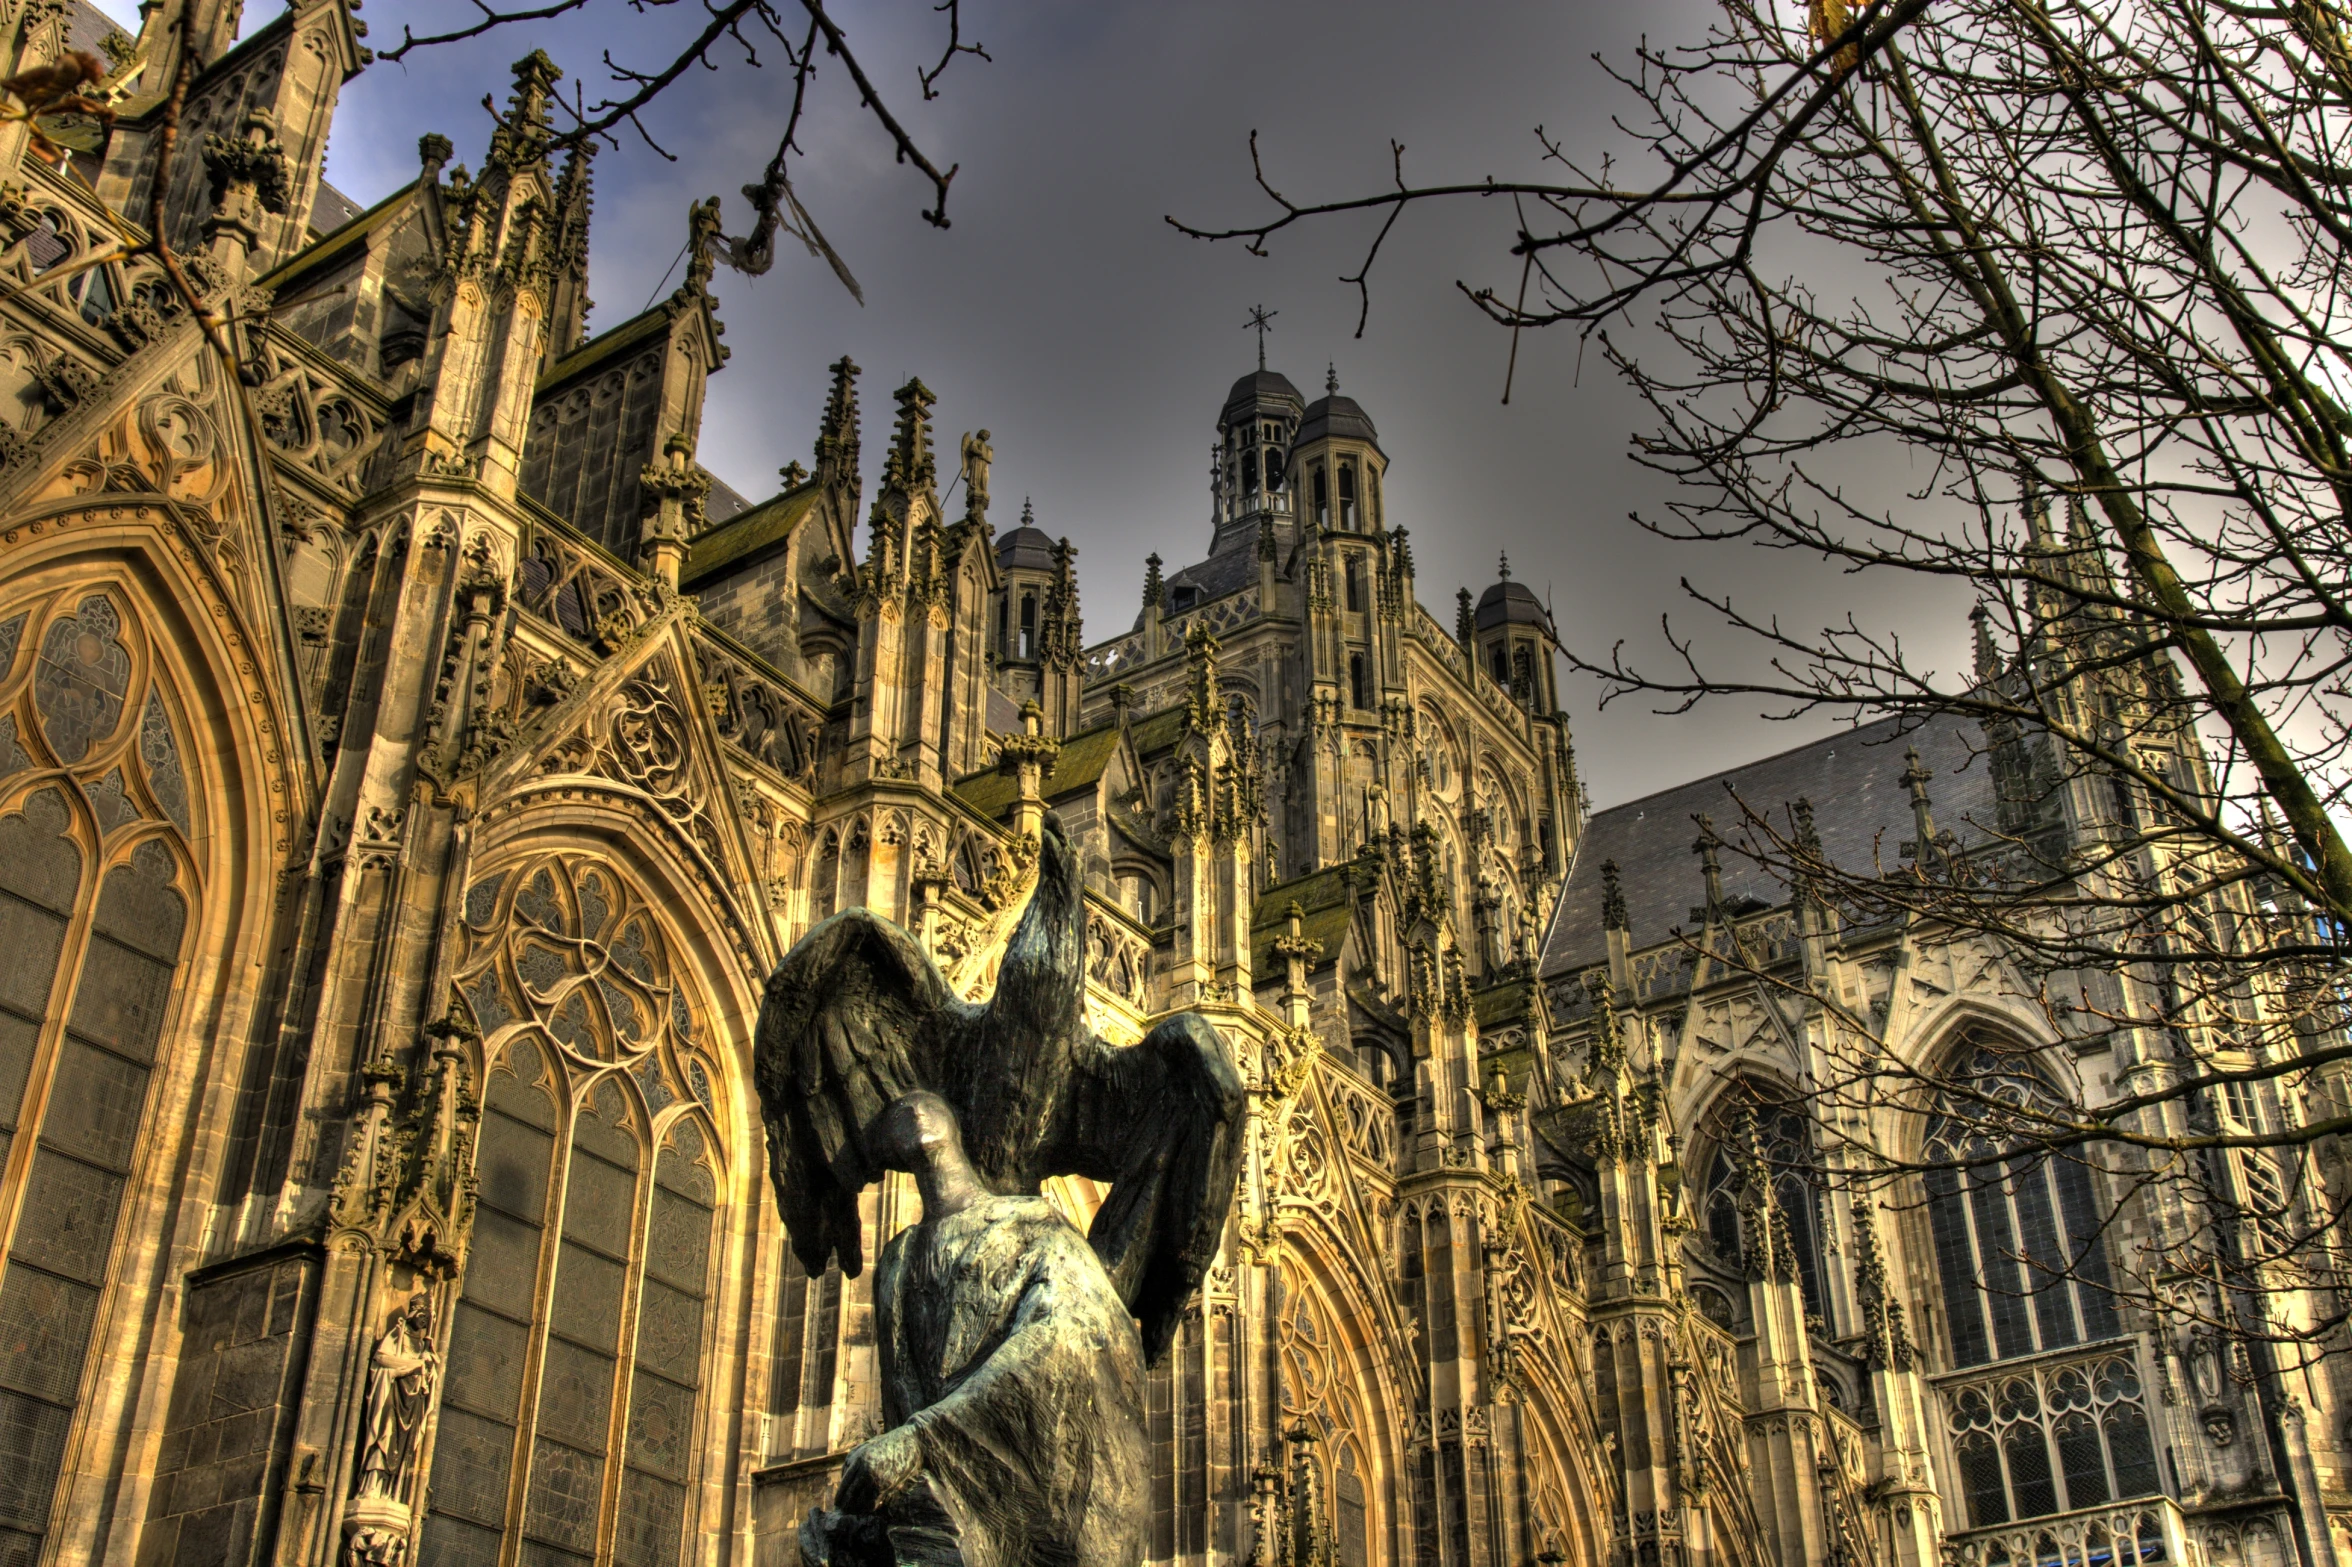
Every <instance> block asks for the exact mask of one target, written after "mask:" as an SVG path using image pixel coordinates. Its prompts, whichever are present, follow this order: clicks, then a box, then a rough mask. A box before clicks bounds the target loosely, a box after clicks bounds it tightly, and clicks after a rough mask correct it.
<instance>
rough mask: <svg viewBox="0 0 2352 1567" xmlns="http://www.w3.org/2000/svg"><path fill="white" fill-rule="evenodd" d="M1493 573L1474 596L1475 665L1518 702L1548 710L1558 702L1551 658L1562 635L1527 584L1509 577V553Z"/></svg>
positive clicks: (1541, 710) (1558, 646) (1543, 710)
mask: <svg viewBox="0 0 2352 1567" xmlns="http://www.w3.org/2000/svg"><path fill="white" fill-rule="evenodd" d="M1496 573H1497V575H1496V580H1495V584H1494V586H1492V587H1490V588H1488V589H1487V590H1486V591H1485V592H1484V593H1482V594H1480V595H1479V596H1478V611H1477V614H1476V616H1475V618H1474V621H1473V625H1472V635H1473V636H1475V637H1476V639H1477V645H1478V666H1479V668H1481V669H1482V670H1484V671H1485V672H1486V673H1487V674H1488V675H1490V676H1492V677H1493V679H1494V682H1495V684H1497V685H1499V686H1501V687H1502V688H1503V689H1504V690H1506V691H1508V692H1510V693H1511V699H1512V700H1513V701H1515V702H1517V703H1518V704H1519V705H1520V706H1522V707H1525V708H1528V709H1530V710H1531V711H1534V712H1538V713H1550V712H1552V711H1554V710H1556V709H1557V708H1558V707H1559V705H1560V692H1559V685H1558V678H1557V673H1556V671H1555V670H1554V668H1553V657H1552V655H1553V654H1555V653H1557V652H1558V651H1559V650H1560V634H1559V632H1558V630H1557V629H1555V628H1554V626H1553V625H1552V612H1551V611H1550V610H1548V609H1546V608H1544V604H1543V600H1541V599H1539V598H1537V597H1536V596H1535V594H1534V593H1533V592H1532V591H1530V590H1529V588H1528V586H1527V584H1526V583H1524V582H1518V581H1515V580H1513V579H1512V576H1511V557H1510V556H1508V555H1505V556H1503V557H1502V560H1501V562H1500V563H1499V565H1498V566H1497V568H1496Z"/></svg>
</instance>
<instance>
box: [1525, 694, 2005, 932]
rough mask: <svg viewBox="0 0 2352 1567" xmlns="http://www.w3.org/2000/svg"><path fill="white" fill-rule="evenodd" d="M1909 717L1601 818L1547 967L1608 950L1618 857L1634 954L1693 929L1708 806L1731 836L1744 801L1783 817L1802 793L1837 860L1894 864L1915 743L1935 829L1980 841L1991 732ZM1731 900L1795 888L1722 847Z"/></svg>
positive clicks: (1563, 900) (1906, 826) (1865, 866)
mask: <svg viewBox="0 0 2352 1567" xmlns="http://www.w3.org/2000/svg"><path fill="white" fill-rule="evenodd" d="M1906 722H1907V721H1906V720H1903V719H1893V718H1890V719H1884V720H1881V721H1880V722H1878V723H1875V724H1870V725H1866V726H1864V727H1863V728H1860V729H1849V730H1845V731H1843V732H1841V733H1839V734H1835V735H1831V736H1829V737H1828V738H1826V739H1822V740H1816V741H1813V742H1812V743H1811V744H1808V745H1801V746H1798V747H1797V748H1795V749H1794V750H1790V751H1783V752H1781V753H1780V754H1779V755H1778V756H1768V757H1765V758H1764V759H1762V760H1761V761H1756V762H1751V763H1749V764H1748V765H1747V766H1745V767H1734V768H1731V769H1729V770H1728V771H1725V772H1720V773H1714V774H1710V775H1709V776H1707V777H1705V778H1700V779H1695V780H1693V781H1692V782H1690V783H1685V784H1677V785H1676V786H1675V787H1673V788H1671V789H1665V790H1661V791H1660V792H1658V793H1656V794H1653V795H1647V796H1645V797H1643V798H1642V799H1639V800H1631V801H1628V802H1627V803H1625V804H1623V805H1620V806H1615V807H1613V808H1611V809H1609V810H1606V811H1599V812H1596V813H1594V815H1593V818H1592V820H1591V821H1590V822H1588V823H1587V824H1586V826H1585V831H1584V838H1583V840H1582V841H1581V842H1580V843H1579V844H1578V845H1577V849H1576V863H1575V865H1574V866H1573V867H1572V868H1571V870H1570V872H1569V876H1568V885H1567V887H1566V888H1565V889H1563V890H1562V892H1561V894H1560V904H1559V910H1558V912H1557V913H1556V914H1555V915H1554V916H1553V919H1552V928H1551V932H1550V934H1549V937H1548V939H1547V940H1546V941H1545V943H1544V960H1543V972H1544V973H1545V974H1546V975H1547V976H1557V975H1560V974H1564V973H1569V972H1572V971H1574V970H1577V969H1582V968H1586V967H1588V966H1590V965H1592V964H1594V963H1598V962H1600V961H1602V960H1603V959H1604V958H1605V957H1606V956H1607V955H1608V940H1607V937H1606V936H1605V935H1604V934H1603V932H1602V929H1601V864H1602V862H1603V861H1605V860H1615V861H1616V862H1617V871H1618V877H1619V882H1620V884H1621V885H1622V886H1623V888H1624V890H1625V911H1626V923H1627V925H1628V927H1629V929H1628V933H1629V934H1630V936H1631V937H1632V940H1633V946H1634V950H1636V951H1639V950H1641V949H1642V948H1644V947H1652V946H1656V945H1657V944H1659V943H1660V942H1663V941H1665V940H1667V939H1669V937H1670V936H1671V934H1672V932H1673V931H1674V929H1675V928H1676V927H1678V926H1679V927H1682V928H1684V929H1688V928H1690V911H1691V909H1692V908H1693V907H1694V906H1696V905H1698V904H1701V903H1704V902H1705V901H1706V890H1705V886H1704V884H1703V882H1702V880H1701V876H1700V871H1699V861H1698V856H1697V855H1695V854H1693V853H1692V852H1691V845H1692V844H1693V843H1694V842H1696V841H1697V839H1698V835H1699V834H1698V827H1697V826H1696V824H1695V823H1694V822H1693V821H1692V818H1693V817H1694V816H1697V815H1698V814H1699V813H1700V812H1702V811H1704V812H1706V813H1708V814H1710V815H1712V816H1713V817H1714V819H1715V830H1716V831H1717V832H1718V833H1719V834H1721V835H1722V836H1723V837H1724V838H1725V839H1727V840H1732V841H1736V840H1737V839H1738V837H1739V835H1740V825H1741V823H1740V808H1739V805H1738V804H1736V803H1735V802H1734V801H1733V799H1732V792H1733V791H1735V790H1736V791H1737V793H1738V795H1739V798H1740V799H1741V800H1744V801H1745V802H1746V803H1747V805H1748V806H1749V807H1750V808H1751V809H1753V810H1755V811H1758V812H1766V811H1769V812H1771V813H1773V814H1774V817H1775V819H1776V820H1777V821H1783V822H1785V817H1784V816H1782V814H1781V813H1782V812H1783V811H1784V810H1785V808H1786V807H1787V806H1788V804H1789V803H1790V802H1792V801H1794V800H1796V799H1797V798H1798V797H1799V796H1803V797H1804V798H1806V799H1808V800H1810V801H1812V802H1813V823H1814V826H1815V828H1816V829H1817V830H1818V831H1819V832H1820V834H1821V846H1822V848H1823V850H1824V851H1826V852H1827V854H1828V855H1829V858H1830V861H1831V863H1832V864H1835V865H1839V866H1842V867H1845V868H1847V869H1849V870H1853V871H1856V872H1862V873H1867V872H1868V871H1869V870H1870V869H1871V867H1872V865H1873V864H1874V860H1873V855H1874V854H1875V855H1876V856H1878V859H1879V861H1883V862H1884V863H1887V864H1890V865H1891V864H1893V863H1895V861H1896V859H1897V855H1898V851H1899V850H1900V848H1901V845H1902V843H1903V842H1904V840H1906V839H1908V838H1910V837H1911V836H1912V826H1911V797H1910V794H1909V793H1908V791H1906V790H1905V789H1904V787H1903V783H1902V773H1903V752H1904V750H1905V748H1906V747H1909V746H1917V747H1918V748H1919V758H1920V761H1921V762H1922V763H1923V764H1924V765H1925V766H1926V768H1927V770H1928V771H1929V772H1930V773H1931V774H1933V775H1934V776H1933V779H1932V780H1931V781H1930V782H1929V784H1928V786H1927V793H1928V801H1929V804H1930V806H1931V808H1932V809H1933V810H1934V812H1935V821H1936V829H1937V831H1939V832H1949V833H1952V834H1954V835H1955V836H1957V837H1958V838H1959V839H1960V841H1961V842H1962V843H1963V844H1966V843H1969V842H1973V841H1981V840H1982V839H1983V838H1984V836H1985V833H1984V832H1982V831H1973V830H1972V829H1971V823H1972V822H1984V823H1987V824H1990V823H1991V822H1993V821H1994V820H1995V803H1996V802H1995V799H1994V793H1993V778H1992V764H1991V759H1990V758H1989V757H1987V756H1985V755H1983V754H1982V752H1983V749H1984V742H1983V736H1982V733H1981V731H1980V730H1979V729H1978V728H1977V726H1976V723H1975V721H1974V720H1972V719H1968V718H1961V717H1945V718H1938V719H1934V720H1931V721H1930V722H1928V723H1926V724H1921V725H1917V726H1916V727H1913V728H1910V729H1906V728H1905V727H1904V726H1905V724H1906ZM1722 865H1723V890H1724V894H1725V896H1726V898H1728V899H1730V900H1732V901H1734V902H1736V901H1738V900H1739V899H1741V898H1743V897H1746V898H1754V899H1757V900H1759V901H1761V902H1763V903H1766V904H1773V905H1777V904H1781V903H1785V902H1786V901H1787V900H1788V889H1787V887H1785V886H1784V885H1782V884H1781V883H1780V882H1779V881H1778V880H1776V879H1774V878H1772V877H1770V876H1768V875H1766V874H1765V872H1764V871H1763V870H1762V869H1761V868H1759V867H1758V866H1756V865H1755V864H1753V863H1752V862H1751V861H1749V860H1748V859H1746V858H1745V857H1743V856H1742V855H1740V854H1738V853H1737V852H1735V851H1733V850H1732V849H1729V848H1726V849H1725V850H1724V852H1723V854H1722Z"/></svg>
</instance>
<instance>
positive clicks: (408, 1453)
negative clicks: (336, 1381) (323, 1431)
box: [358, 1294, 441, 1498]
mask: <svg viewBox="0 0 2352 1567" xmlns="http://www.w3.org/2000/svg"><path fill="white" fill-rule="evenodd" d="M440 1380H441V1356H440V1354H439V1353H438V1352H437V1351H435V1349H434V1348H433V1305H432V1301H431V1299H430V1297H428V1296H425V1295H422V1294H418V1295H412V1296H410V1297H409V1302H408V1307H407V1309H406V1310H404V1311H402V1312H401V1314H400V1315H399V1316H397V1317H394V1318H393V1319H392V1325H391V1326H390V1327H388V1328H386V1329H385V1330H384V1336H383V1337H382V1338H380V1339H378V1340H376V1351H375V1354H374V1355H373V1356H371V1357H370V1358H369V1361H368V1390H367V1408H366V1417H365V1418H366V1426H365V1428H364V1430H363V1431H362V1433H361V1437H360V1450H359V1489H358V1494H359V1495H360V1496H362V1497H386V1498H399V1497H402V1496H405V1495H406V1494H407V1493H408V1482H409V1478H410V1476H411V1473H412V1472H413V1471H414V1469H415V1467H416V1448H417V1430H418V1427H419V1425H420V1424H421V1423H422V1422H423V1420H424V1416H425V1411H426V1410H427V1409H429V1408H431V1407H432V1403H433V1390H434V1388H435V1387H436V1386H437V1385H438V1384H439V1383H440Z"/></svg>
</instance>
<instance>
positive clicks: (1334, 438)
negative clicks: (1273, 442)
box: [1290, 365, 1388, 533]
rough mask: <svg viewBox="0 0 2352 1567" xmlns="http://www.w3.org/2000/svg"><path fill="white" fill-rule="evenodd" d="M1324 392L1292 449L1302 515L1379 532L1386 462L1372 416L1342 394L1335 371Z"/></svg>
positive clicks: (1321, 524)
mask: <svg viewBox="0 0 2352 1567" xmlns="http://www.w3.org/2000/svg"><path fill="white" fill-rule="evenodd" d="M1323 385H1324V392H1323V395H1322V396H1321V397H1318V398H1316V399H1315V400H1314V401H1313V402H1311V403H1309V404H1308V405H1307V407H1306V411H1305V413H1304V414H1302V415H1301V416H1300V419H1299V427H1298V437H1297V439H1296V440H1294V441H1293V442H1292V443H1291V448H1290V482H1291V484H1292V486H1293V487H1294V489H1295V490H1296V492H1297V496H1298V508H1299V514H1300V517H1301V519H1302V520H1303V521H1305V522H1306V523H1308V524H1309V525H1311V526H1314V527H1317V528H1323V529H1329V530H1333V531H1336V532H1340V533H1377V532H1379V531H1380V529H1381V527H1382V516H1381V504H1380V479H1381V475H1382V474H1384V473H1385V472H1387V470H1388V458H1387V456H1386V455H1385V454H1384V453H1383V452H1382V451H1381V450H1380V436H1379V433H1378V432H1377V431H1375V430H1374V429H1373V428H1372V416H1371V415H1370V414H1367V413H1366V412H1364V408H1363V405H1362V404H1361V403H1358V402H1357V401H1356V400H1355V399H1354V398H1352V397H1342V396H1341V395H1340V391H1339V369H1338V367H1337V366H1336V365H1335V366H1333V367H1332V368H1331V371H1330V373H1329V375H1328V376H1327V377H1326V379H1325V381H1324V383H1323Z"/></svg>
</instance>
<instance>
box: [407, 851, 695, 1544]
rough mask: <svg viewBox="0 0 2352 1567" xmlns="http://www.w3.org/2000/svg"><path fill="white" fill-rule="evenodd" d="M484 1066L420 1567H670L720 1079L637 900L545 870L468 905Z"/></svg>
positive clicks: (582, 860) (506, 882)
mask: <svg viewBox="0 0 2352 1567" xmlns="http://www.w3.org/2000/svg"><path fill="white" fill-rule="evenodd" d="M461 947H462V951H461V954H460V956H459V960H458V968H457V979H456V991H457V997H456V1002H457V1005H458V1006H459V1007H460V1008H461V1009H462V1011H463V1012H464V1013H465V1014H466V1015H468V1016H469V1018H470V1020H471V1021H472V1022H473V1024H474V1025H475V1027H476V1028H477V1029H478V1030H479V1031H480V1033H481V1037H482V1049H483V1055H484V1057H485V1059H486V1060H487V1061H488V1062H489V1071H488V1077H487V1087H486V1090H485V1092H484V1094H483V1103H482V1121H481V1132H480V1137H479V1142H478V1145H477V1154H476V1174H477V1179H478V1181H479V1184H480V1198H479V1205H478V1208H477V1210H476V1218H475V1225H474V1238H473V1243H472V1245H471V1247H470V1249H469V1252H468V1255H467V1259H466V1266H465V1273H464V1277H463V1280H462V1294H461V1296H460V1298H459V1301H458V1305H457V1311H456V1318H455V1320H454V1322H453V1323H452V1324H451V1330H450V1345H449V1370H448V1375H447V1378H446V1380H445V1383H444V1387H443V1392H442V1403H441V1413H440V1425H439V1431H438V1435H437V1437H436V1439H435V1443H434V1453H433V1473H432V1481H431V1486H430V1490H429V1493H428V1497H427V1507H428V1512H429V1516H428V1519H427V1522H426V1527H425V1539H424V1545H423V1559H424V1560H427V1561H432V1562H437V1563H447V1564H451V1567H492V1564H495V1563H496V1562H498V1560H499V1559H500V1550H501V1538H502V1536H504V1535H508V1534H517V1535H519V1537H520V1542H521V1543H520V1552H521V1557H520V1559H521V1560H524V1561H527V1562H531V1563H533V1564H545V1567H568V1564H579V1567H591V1564H600V1563H608V1562H609V1563H611V1564H613V1567H670V1564H674V1563H677V1562H679V1561H681V1560H682V1558H683V1554H684V1551H685V1532H686V1517H687V1507H686V1498H687V1495H688V1489H689V1487H690V1486H691V1485H692V1483H693V1481H694V1458H695V1451H696V1441H695V1433H696V1432H697V1431H698V1430H699V1429H700V1427H701V1419H702V1409H701V1394H702V1388H703V1383H704V1378H705V1372H704V1366H705V1363H706V1361H705V1353H704V1345H705V1338H706V1334H705V1327H706V1320H707V1317H708V1312H707V1310H706V1306H707V1302H708V1300H709V1296H710V1270H711V1266H712V1263H713V1260H714V1257H715V1254H716V1250H717V1230H716V1226H715V1219H714V1216H715V1214H716V1212H717V1208H718V1193H719V1187H720V1178H719V1172H718V1168H717V1157H718V1156H717V1152H716V1150H717V1148H718V1147H719V1144H718V1142H717V1141H716V1139H715V1137H714V1134H713V1124H714V1123H713V1120H712V1117H713V1116H714V1114H715V1113H716V1107H715V1106H714V1104H713V1102H712V1100H713V1095H714V1090H713V1087H712V1084H713V1081H714V1078H715V1075H716V1074H715V1073H714V1072H713V1070H712V1069H711V1067H710V1066H709V1064H708V1063H707V1061H706V1060H705V1059H704V1058H703V1057H702V1056H701V1054H700V1053H699V1051H698V1050H697V1048H696V1045H695V1029H694V1014H693V1008H692V1007H691V1006H690V1004H689V1003H688V1000H687V996H686V992H685V990H684V988H683V987H682V986H681V984H680V982H679V977H678V976H677V975H676V974H675V973H674V971H673V969H672V966H671V960H670V956H669V951H668V944H667V942H666V941H665V939H664V938H663V936H662V933H661V930H660V928H659V927H658V925H657V924H656V923H655V921H654V918H653V914H652V912H651V910H650V908H649V907H648V906H647V904H646V903H645V901H644V900H643V899H642V898H641V897H640V896H639V895H638V893H637V892H636V891H635V889H634V888H633V887H632V886H631V885H630V883H629V882H628V881H627V880H626V879H625V878H624V877H623V876H622V875H621V874H620V872H619V871H618V870H617V869H615V868H614V867H613V866H611V865H609V864H606V863H602V862H599V861H596V860H593V859H589V858H587V857H585V856H577V855H571V854H553V855H546V856H542V857H540V858H538V859H536V860H532V861H528V862H525V863H523V864H521V865H519V866H513V867H510V868H508V869H505V870H498V871H492V872H490V873H489V874H487V875H485V876H483V877H481V878H480V879H478V880H477V881H476V882H475V883H474V884H473V885H472V886H471V887H470V888H469V889H468V890H467V894H466V901H465V921H464V927H463V934H462V939H461Z"/></svg>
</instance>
